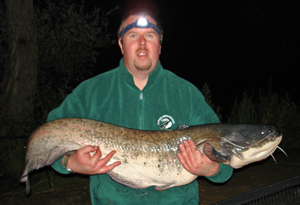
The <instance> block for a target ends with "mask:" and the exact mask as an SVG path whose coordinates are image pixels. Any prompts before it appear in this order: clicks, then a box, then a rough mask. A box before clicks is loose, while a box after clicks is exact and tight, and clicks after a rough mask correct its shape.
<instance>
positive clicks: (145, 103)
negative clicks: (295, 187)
mask: <svg viewBox="0 0 300 205" xmlns="http://www.w3.org/2000/svg"><path fill="white" fill-rule="evenodd" d="M67 117H77V118H87V119H93V120H99V121H103V122H107V123H112V124H115V125H120V126H124V127H128V128H135V129H141V130H160V127H161V126H162V125H164V127H165V128H166V129H176V128H177V126H178V125H196V124H207V123H218V122H219V119H218V118H217V116H216V114H215V113H214V111H213V110H212V109H211V108H210V107H209V106H208V105H207V104H206V102H205V99H204V97H203V95H202V94H201V92H200V91H199V90H198V89H197V88H196V87H195V86H194V85H192V84H191V83H189V82H188V81H186V80H184V79H182V78H180V77H178V76H176V75H175V74H174V73H172V72H170V71H168V70H165V69H163V68H162V66H161V64H160V62H159V63H158V65H157V67H156V69H155V70H154V71H152V72H151V74H150V75H149V78H148V82H147V84H146V86H145V88H144V89H143V90H142V91H141V90H139V89H138V88H137V87H136V86H135V84H134V82H133V78H132V75H131V74H130V73H129V72H128V71H127V69H126V67H125V65H124V59H121V61H120V65H119V67H117V68H115V69H113V70H110V71H108V72H105V73H103V74H100V75H98V76H96V77H94V78H91V79H89V80H86V81H84V82H83V83H81V84H80V85H79V86H78V87H77V88H76V89H75V90H74V91H73V92H72V94H70V95H68V96H67V98H66V99H65V100H64V101H63V103H62V104H61V105H60V107H58V108H56V109H54V110H53V111H51V112H50V114H49V116H48V119H47V121H52V120H55V119H60V118H67ZM61 160H62V158H60V159H58V160H57V161H56V162H55V163H53V165H52V167H53V168H54V169H55V170H56V171H58V172H60V173H64V174H67V173H68V171H67V170H66V169H64V167H63V166H62V163H61ZM231 174H232V168H231V167H230V166H228V165H223V164H221V168H220V171H219V172H218V173H217V174H216V175H214V176H212V177H207V178H208V179H209V180H211V181H213V182H224V181H226V180H228V179H229V178H230V177H231ZM90 194H91V201H92V204H122V205H123V204H131V205H132V204H144V205H145V204H151V205H153V204H160V205H163V204H173V205H174V204H199V197H198V195H199V193H198V184H197V181H196V180H195V181H193V182H192V183H190V184H188V185H185V186H180V187H174V188H170V189H167V190H164V191H162V192H160V191H155V190H154V188H153V187H148V188H146V189H133V188H130V187H127V186H124V185H122V184H119V183H117V182H115V181H114V180H112V179H111V178H110V177H109V176H108V175H107V174H101V175H93V176H90Z"/></svg>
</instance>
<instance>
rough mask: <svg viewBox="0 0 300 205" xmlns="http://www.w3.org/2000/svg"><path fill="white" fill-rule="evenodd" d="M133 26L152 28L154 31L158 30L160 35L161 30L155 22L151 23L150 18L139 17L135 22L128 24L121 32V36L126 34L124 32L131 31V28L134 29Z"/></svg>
mask: <svg viewBox="0 0 300 205" xmlns="http://www.w3.org/2000/svg"><path fill="white" fill-rule="evenodd" d="M133 28H152V29H154V31H156V33H157V34H158V35H159V37H160V32H159V29H158V28H157V27H156V26H155V25H154V24H153V23H150V22H149V21H148V19H146V18H139V19H137V20H136V21H135V22H134V23H131V24H129V25H127V26H126V27H125V28H124V29H123V30H122V32H121V38H122V37H123V36H124V34H125V33H126V32H127V31H129V30H130V29H133Z"/></svg>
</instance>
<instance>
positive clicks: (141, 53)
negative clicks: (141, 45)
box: [137, 51, 148, 56]
mask: <svg viewBox="0 0 300 205" xmlns="http://www.w3.org/2000/svg"><path fill="white" fill-rule="evenodd" d="M137 55H138V56H147V55H148V54H147V52H146V51H139V52H138V53H137Z"/></svg>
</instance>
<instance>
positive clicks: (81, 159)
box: [67, 145, 121, 175]
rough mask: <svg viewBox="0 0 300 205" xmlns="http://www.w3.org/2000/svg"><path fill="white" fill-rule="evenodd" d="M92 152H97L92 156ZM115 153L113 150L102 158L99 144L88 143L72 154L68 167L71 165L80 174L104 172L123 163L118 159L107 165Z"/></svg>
mask: <svg viewBox="0 0 300 205" xmlns="http://www.w3.org/2000/svg"><path fill="white" fill-rule="evenodd" d="M95 151H96V152H95ZM90 152H95V154H94V155H93V157H91V155H90ZM115 153H116V151H112V152H110V153H109V154H108V155H106V157H104V158H103V159H100V158H101V156H102V153H101V151H100V149H99V146H90V145H88V146H85V147H83V148H81V149H79V150H77V151H76V152H75V154H73V155H71V156H70V158H69V160H68V164H67V167H69V168H70V169H71V170H72V171H73V172H76V173H80V174H87V175H94V174H103V173H106V172H108V171H110V170H112V169H113V168H115V167H116V166H118V165H120V164H121V162H120V161H118V162H115V163H113V164H110V165H108V166H106V164H107V163H108V162H109V160H110V159H111V158H112V156H113V155H114V154H115Z"/></svg>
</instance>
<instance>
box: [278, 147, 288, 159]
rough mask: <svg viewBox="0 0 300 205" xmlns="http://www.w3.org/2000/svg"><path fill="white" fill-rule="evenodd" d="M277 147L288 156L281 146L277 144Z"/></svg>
mask: <svg viewBox="0 0 300 205" xmlns="http://www.w3.org/2000/svg"><path fill="white" fill-rule="evenodd" d="M277 148H278V149H279V150H280V151H282V152H283V154H284V155H285V156H286V157H288V155H287V153H286V152H285V151H284V150H283V149H282V148H281V147H279V146H277Z"/></svg>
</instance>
